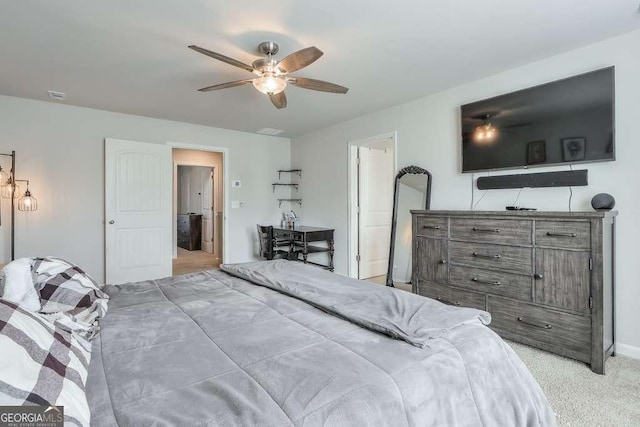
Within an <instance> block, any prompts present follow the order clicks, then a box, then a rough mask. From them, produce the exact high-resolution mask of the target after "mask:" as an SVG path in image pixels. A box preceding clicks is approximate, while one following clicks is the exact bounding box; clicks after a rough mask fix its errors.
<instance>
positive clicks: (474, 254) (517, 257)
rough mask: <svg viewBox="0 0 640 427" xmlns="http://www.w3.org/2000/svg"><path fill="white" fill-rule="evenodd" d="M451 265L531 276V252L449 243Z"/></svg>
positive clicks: (479, 244)
mask: <svg viewBox="0 0 640 427" xmlns="http://www.w3.org/2000/svg"><path fill="white" fill-rule="evenodd" d="M449 247H450V251H451V253H450V258H451V264H452V265H467V266H471V267H480V268H489V269H498V270H504V271H510V272H513V273H522V274H529V275H531V274H532V264H533V250H532V249H531V248H523V247H519V246H501V245H488V244H482V243H467V242H455V241H451V242H449Z"/></svg>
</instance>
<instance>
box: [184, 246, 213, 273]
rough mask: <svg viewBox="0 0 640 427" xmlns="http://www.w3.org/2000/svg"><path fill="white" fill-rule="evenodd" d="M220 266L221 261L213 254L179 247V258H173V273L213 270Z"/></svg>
mask: <svg viewBox="0 0 640 427" xmlns="http://www.w3.org/2000/svg"><path fill="white" fill-rule="evenodd" d="M219 266H220V261H219V260H218V259H217V258H216V257H215V256H214V255H213V254H210V253H208V252H205V251H188V250H186V249H183V248H178V258H174V259H173V275H174V276H177V275H179V274H186V273H195V272H198V271H203V270H213V269H215V268H218V267H219Z"/></svg>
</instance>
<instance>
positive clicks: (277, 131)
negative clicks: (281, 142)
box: [256, 128, 284, 136]
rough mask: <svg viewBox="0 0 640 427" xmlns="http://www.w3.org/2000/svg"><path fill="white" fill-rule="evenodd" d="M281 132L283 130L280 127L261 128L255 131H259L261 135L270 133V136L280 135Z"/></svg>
mask: <svg viewBox="0 0 640 427" xmlns="http://www.w3.org/2000/svg"><path fill="white" fill-rule="evenodd" d="M282 132H284V131H283V130H280V129H273V128H262V129H260V130H257V131H256V133H259V134H261V135H271V136H275V135H280V134H281V133H282Z"/></svg>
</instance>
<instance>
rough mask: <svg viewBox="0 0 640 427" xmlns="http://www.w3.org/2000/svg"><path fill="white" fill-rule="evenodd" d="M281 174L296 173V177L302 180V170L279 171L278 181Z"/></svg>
mask: <svg viewBox="0 0 640 427" xmlns="http://www.w3.org/2000/svg"><path fill="white" fill-rule="evenodd" d="M283 173H297V174H298V176H299V177H300V178H302V169H288V170H284V169H281V170H279V171H278V179H280V178H281V176H282V174H283Z"/></svg>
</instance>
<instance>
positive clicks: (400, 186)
mask: <svg viewBox="0 0 640 427" xmlns="http://www.w3.org/2000/svg"><path fill="white" fill-rule="evenodd" d="M430 207H431V173H429V171H427V170H426V169H423V168H421V167H418V166H408V167H406V168H403V169H402V170H400V172H398V174H397V175H396V179H395V190H394V192H393V216H392V218H391V244H390V248H389V266H388V270H387V286H391V287H393V286H394V285H393V284H394V282H395V283H410V282H411V280H412V277H411V272H412V265H411V210H412V209H430Z"/></svg>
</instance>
